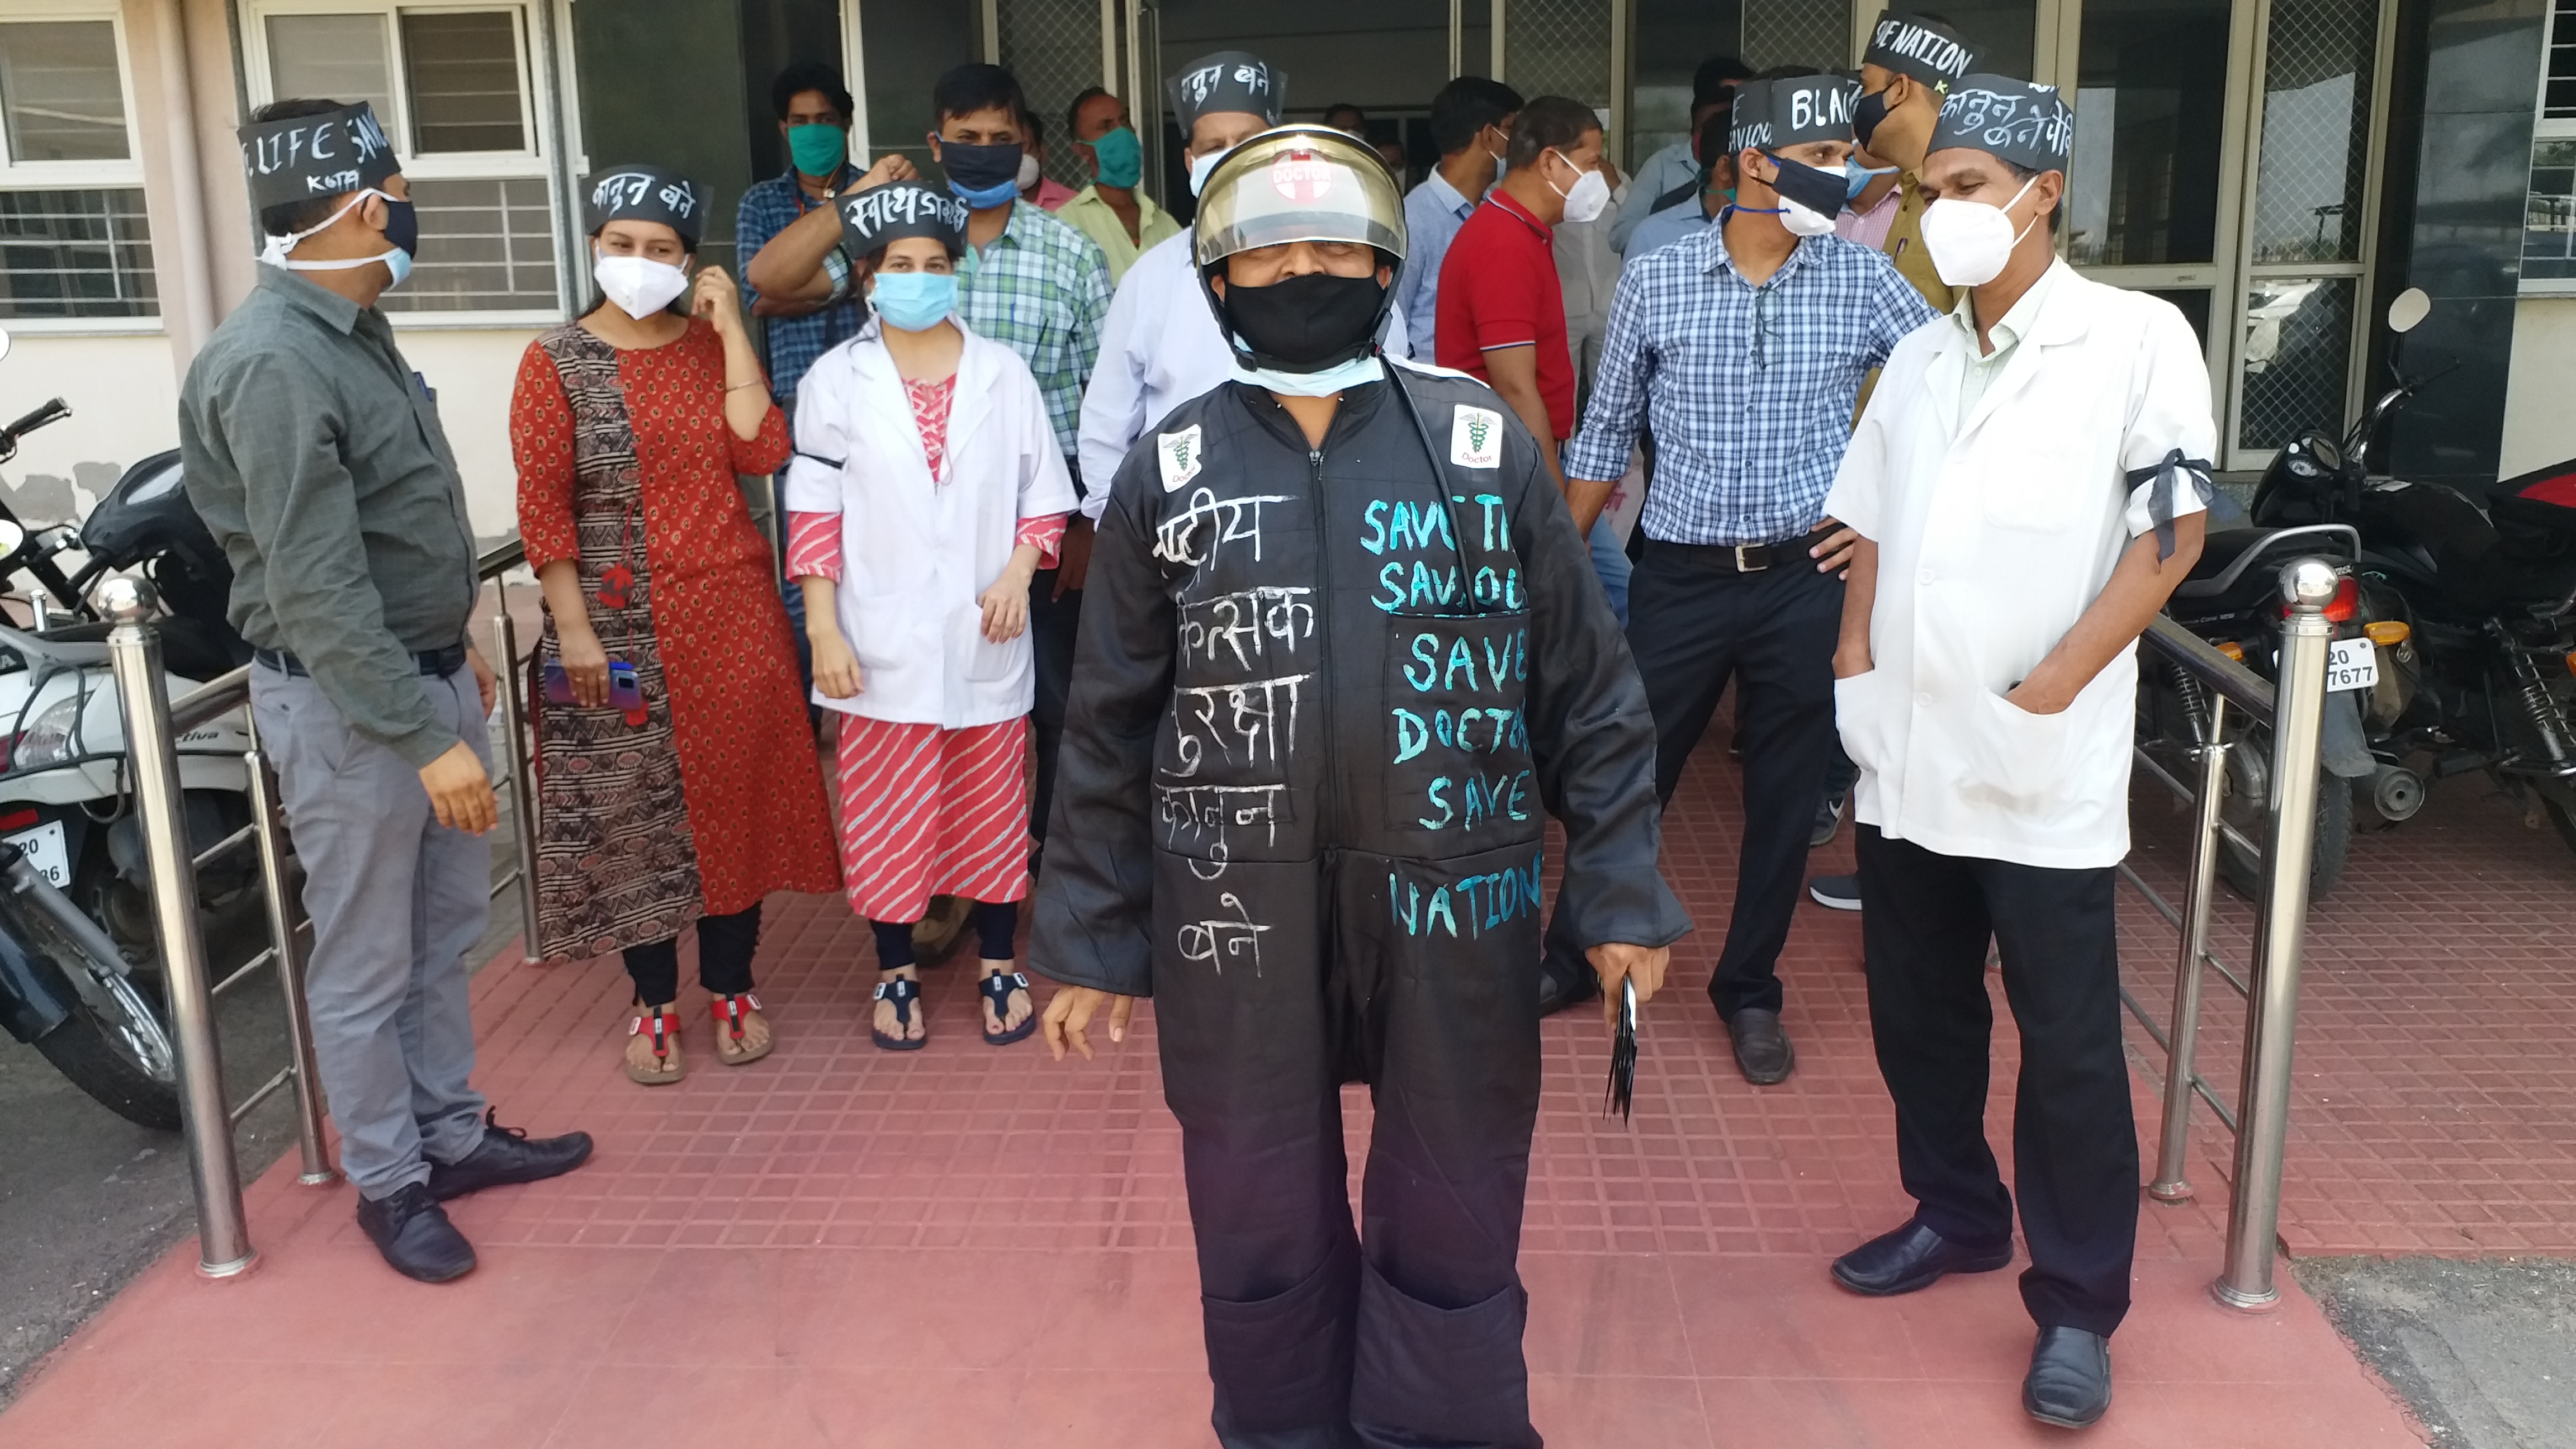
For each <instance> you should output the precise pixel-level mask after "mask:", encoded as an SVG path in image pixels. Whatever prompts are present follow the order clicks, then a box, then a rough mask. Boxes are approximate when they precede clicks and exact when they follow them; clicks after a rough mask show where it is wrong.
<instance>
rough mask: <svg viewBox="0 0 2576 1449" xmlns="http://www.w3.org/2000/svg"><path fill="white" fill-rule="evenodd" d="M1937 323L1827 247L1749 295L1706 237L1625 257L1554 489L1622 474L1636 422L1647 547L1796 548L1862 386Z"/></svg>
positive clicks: (1880, 265)
mask: <svg viewBox="0 0 2576 1449" xmlns="http://www.w3.org/2000/svg"><path fill="white" fill-rule="evenodd" d="M1939 315H1940V314H1939V313H1937V312H1934V311H1933V310H1932V308H1931V307H1930V306H1929V305H1927V304H1926V303H1925V302H1924V300H1923V298H1922V295H1921V294H1920V293H1917V292H1916V291H1915V290H1914V288H1913V287H1912V286H1911V285H1910V284H1908V283H1907V282H1906V280H1905V279H1904V278H1903V277H1901V276H1899V275H1897V271H1896V268H1895V267H1894V266H1892V265H1890V264H1889V262H1888V260H1887V258H1886V257H1884V256H1882V255H1880V254H1879V253H1878V252H1876V251H1873V250H1871V249H1870V248H1868V247H1864V246H1861V245H1859V244H1857V243H1855V242H1849V241H1845V240H1843V239H1842V238H1841V237H1836V236H1820V237H1807V238H1804V239H1802V240H1800V242H1799V243H1798V246H1797V249H1796V250H1795V251H1792V252H1791V253H1790V254H1789V259H1788V260H1787V261H1785V262H1782V263H1781V264H1780V270H1778V271H1777V272H1774V273H1772V275H1771V277H1770V279H1769V280H1767V281H1765V282H1764V283H1763V284H1762V285H1761V286H1758V287H1756V286H1752V285H1749V284H1747V283H1746V282H1745V280H1744V278H1743V277H1742V276H1740V275H1739V274H1737V272H1736V270H1735V267H1734V264H1733V263H1732V262H1731V261H1730V260H1729V259H1728V257H1727V254H1726V240H1725V235H1724V231H1723V229H1722V228H1721V227H1718V226H1710V227H1707V228H1705V229H1703V230H1701V231H1698V232H1695V233H1693V234H1691V235H1690V236H1689V237H1687V238H1685V239H1683V240H1681V241H1678V242H1675V243H1673V244H1672V245H1671V246H1668V247H1665V248H1663V249H1662V250H1660V251H1657V252H1654V253H1652V254H1650V255H1647V256H1642V257H1633V258H1632V259H1631V260H1630V261H1629V263H1628V265H1627V268H1626V270H1625V271H1623V272H1622V273H1621V274H1620V277H1619V291H1618V295H1617V296H1615V297H1614V298H1612V300H1611V303H1610V324H1609V335H1608V336H1607V338H1606V339H1604V341H1603V343H1602V348H1601V363H1600V367H1599V370H1598V371H1597V372H1596V373H1595V374H1594V378H1593V383H1592V398H1591V405H1590V406H1589V407H1588V408H1586V409H1585V411H1584V414H1583V423H1582V426H1581V428H1580V429H1579V430H1578V431H1577V432H1576V434H1575V436H1574V438H1573V439H1572V441H1570V442H1569V443H1567V445H1566V449H1565V472H1566V476H1568V477H1570V478H1588V479H1593V480H1596V481H1598V480H1603V479H1612V478H1617V477H1619V476H1620V475H1622V474H1624V473H1626V472H1627V471H1628V450H1629V448H1630V447H1631V446H1632V445H1633V444H1634V443H1635V441H1636V437H1637V427H1638V423H1639V422H1640V421H1641V420H1642V421H1644V422H1646V423H1648V424H1650V425H1651V426H1652V427H1653V429H1654V434H1655V476H1654V478H1653V480H1652V482H1651V483H1650V484H1649V485H1648V487H1647V489H1646V509H1645V513H1644V515H1643V517H1642V518H1641V520H1640V521H1641V523H1642V524H1643V526H1644V528H1645V530H1646V536H1647V537H1648V538H1652V539H1660V540H1662V541H1664V542H1666V543H1696V544H1738V543H1777V542H1780V541H1782V540H1786V539H1793V538H1797V537H1800V536H1801V535H1803V534H1805V533H1807V532H1808V531H1809V530H1811V529H1813V528H1814V527H1815V526H1816V524H1817V522H1818V520H1819V519H1821V518H1822V517H1823V514H1824V504H1825V493H1826V490H1828V489H1829V488H1831V487H1832V486H1833V481H1834V470H1835V468H1836V466H1837V465H1838V464H1840V462H1841V461H1842V456H1843V448H1844V446H1845V445H1847V444H1848V443H1849V442H1850V441H1851V421H1852V404H1853V402H1854V400H1855V399H1857V398H1858V396H1859V394H1860V385H1861V379H1862V378H1863V377H1864V376H1865V375H1866V374H1867V373H1868V372H1869V370H1870V369H1871V368H1874V367H1877V366H1878V365H1879V364H1881V363H1883V362H1885V361H1886V360H1887V354H1888V352H1889V351H1890V350H1891V349H1893V348H1894V347H1895V346H1896V342H1897V339H1898V338H1901V337H1903V336H1904V335H1905V334H1906V333H1908V332H1911V331H1913V330H1914V329H1915V328H1917V327H1920V326H1922V325H1924V324H1925V323H1927V322H1931V321H1934V320H1936V319H1937V318H1938V317H1939Z"/></svg>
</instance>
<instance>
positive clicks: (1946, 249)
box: [1923, 176, 2039, 287]
mask: <svg viewBox="0 0 2576 1449" xmlns="http://www.w3.org/2000/svg"><path fill="white" fill-rule="evenodd" d="M2038 180H2039V178H2038V177H2036V176H2033V177H2032V178H2030V180H2029V181H2025V182H2023V183H2022V184H2021V190H2019V191H2016V192H2014V193H2013V197H2012V200H2011V201H2007V202H2005V203H2004V204H2003V205H2002V206H1988V205H1987V204H1985V203H1984V202H1982V201H1962V200H1959V199H1957V198H1955V197H1948V196H1945V197H1942V198H1941V199H1940V200H1938V201H1935V202H1933V203H1932V204H1931V205H1930V206H1927V207H1925V208H1924V209H1923V248H1924V250H1926V251H1928V252H1930V253H1931V254H1932V270H1933V271H1935V272H1937V273H1939V274H1940V277H1941V280H1942V282H1943V283H1944V284H1945V285H1948V286H1952V287H1982V286H1984V285H1985V284H1986V283H1988V282H1991V281H1993V280H1994V279H1995V278H1997V277H1999V276H2002V275H2003V270H2004V264H2005V263H2006V262H2009V261H2011V260H2012V251H2013V248H2014V247H2017V246H2019V245H2021V239H2022V238H2023V237H2025V236H2028V235H2029V234H2030V229H2031V228H2032V227H2034V226H2037V225H2039V218H2038V217H2035V216H2034V217H2032V218H2031V219H2030V220H2029V221H2027V222H2025V223H2023V225H2022V229H2021V230H2020V231H2014V230H2013V226H2012V217H2011V216H2009V215H2007V214H2006V213H2007V212H2008V210H2009V209H2010V208H2011V207H2012V206H2013V205H2014V204H2015V203H2016V202H2019V201H2020V200H2021V199H2022V198H2023V197H2024V196H2026V195H2028V194H2029V193H2030V188H2031V186H2032V185H2033V184H2034V183H2036V182H2037V181H2038Z"/></svg>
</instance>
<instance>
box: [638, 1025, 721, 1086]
mask: <svg viewBox="0 0 2576 1449" xmlns="http://www.w3.org/2000/svg"><path fill="white" fill-rule="evenodd" d="M647 1033H650V1034H651V1036H652V1038H653V1060H654V1062H655V1064H656V1065H655V1066H654V1067H653V1068H650V1069H647V1068H644V1067H639V1066H637V1065H635V1063H634V1062H633V1061H632V1060H631V1059H630V1060H628V1061H627V1062H626V1063H625V1067H626V1079H627V1080H628V1081H630V1082H638V1083H641V1084H642V1085H644V1086H647V1087H667V1086H669V1085H670V1084H672V1083H673V1082H676V1081H678V1080H680V1079H681V1078H682V1077H685V1076H687V1075H688V1074H689V1064H688V1063H687V1062H685V1061H681V1062H675V1061H673V1060H672V1059H671V1050H672V1048H674V1047H676V1046H678V1045H679V1044H680V1014H679V1013H678V1012H676V1011H673V1010H672V1009H671V1008H670V1007H668V1006H665V1007H663V1008H662V1009H660V1010H659V1011H656V1010H653V1009H652V1008H650V1007H646V1008H643V1009H641V1010H639V1011H637V1012H636V1014H635V1023H634V1025H632V1026H630V1027H628V1028H627V1029H626V1034H627V1035H628V1036H630V1037H638V1036H643V1035H646V1034H647ZM719 1050H721V1048H720V1049H719Z"/></svg>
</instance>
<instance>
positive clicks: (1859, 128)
mask: <svg viewBox="0 0 2576 1449" xmlns="http://www.w3.org/2000/svg"><path fill="white" fill-rule="evenodd" d="M1886 119H1887V92H1885V91H1871V92H1869V93H1868V94H1866V95H1864V96H1862V97H1861V98H1860V99H1859V101H1857V102H1855V103H1854V104H1853V106H1852V135H1853V136H1854V137H1856V138H1858V139H1859V141H1860V144H1861V149H1862V150H1864V151H1866V150H1868V149H1869V138H1870V137H1872V136H1875V135H1877V134H1878V128H1879V125H1880V123H1881V122H1883V121H1885V120H1886ZM1870 154H1872V155H1876V154H1877V153H1876V152H1874V151H1873V152H1871V153H1870Z"/></svg>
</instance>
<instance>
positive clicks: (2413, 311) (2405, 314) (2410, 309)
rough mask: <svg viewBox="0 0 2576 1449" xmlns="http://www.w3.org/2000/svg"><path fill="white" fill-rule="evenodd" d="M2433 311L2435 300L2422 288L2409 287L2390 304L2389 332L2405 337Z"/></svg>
mask: <svg viewBox="0 0 2576 1449" xmlns="http://www.w3.org/2000/svg"><path fill="white" fill-rule="evenodd" d="M2432 310H2433V299H2432V298H2430V297H2427V296H2425V295H2424V289H2423V288H2421V287H2409V288H2407V289H2406V290H2405V291H2403V292H2400V293H2398V294H2397V297H2396V299H2395V300H2394V301H2392V302H2390V303H2389V304H2388V330H2389V331H2391V332H2395V333H2398V334H2399V335H2401V336H2402V335H2404V334H2406V333H2409V332H2412V331H2414V330H2415V329H2416V327H2417V326H2419V325H2421V324H2422V322H2423V321H2424V318H2425V316H2426V314H2428V313H2430V312H2431V311H2432Z"/></svg>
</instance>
